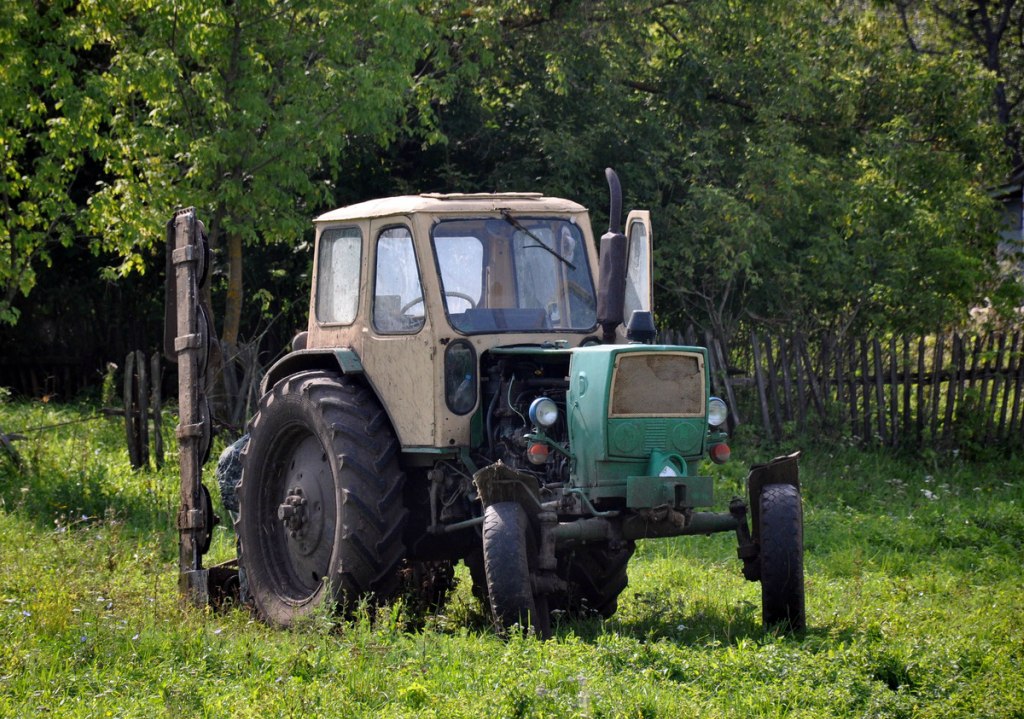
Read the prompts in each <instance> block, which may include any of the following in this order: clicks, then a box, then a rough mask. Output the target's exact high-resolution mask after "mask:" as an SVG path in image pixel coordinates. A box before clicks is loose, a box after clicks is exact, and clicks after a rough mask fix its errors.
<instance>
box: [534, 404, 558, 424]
mask: <svg viewBox="0 0 1024 719" xmlns="http://www.w3.org/2000/svg"><path fill="white" fill-rule="evenodd" d="M530 421H531V422H533V423H534V424H535V425H537V426H538V427H544V428H545V429H547V428H548V427H550V426H551V425H553V424H554V423H555V422H557V421H558V405H556V404H555V401H554V400H553V399H551V398H550V397H538V398H537V399H535V400H533V402H532V403H531V404H530Z"/></svg>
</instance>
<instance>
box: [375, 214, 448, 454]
mask: <svg viewBox="0 0 1024 719" xmlns="http://www.w3.org/2000/svg"><path fill="white" fill-rule="evenodd" d="M370 232H371V234H372V242H371V245H370V246H371V248H372V249H371V255H370V277H371V282H372V284H371V285H370V292H369V300H370V312H369V320H370V322H369V326H367V327H364V328H363V334H364V337H363V342H362V356H361V358H360V359H361V360H362V363H363V367H364V368H365V370H366V376H367V378H368V379H369V381H370V383H371V385H372V386H373V388H374V390H375V391H376V392H377V396H378V397H380V398H381V401H382V403H383V404H384V408H385V410H386V411H387V413H388V415H389V416H390V418H391V421H392V425H393V426H394V428H395V433H396V434H397V435H398V440H399V442H400V443H401V445H402V447H403V448H404V447H410V446H432V445H433V443H434V401H435V400H434V376H433V367H434V343H433V342H432V341H431V338H432V336H433V331H432V327H431V324H430V312H429V311H428V310H429V307H430V305H429V304H428V303H430V302H431V298H430V295H429V292H430V288H429V287H425V286H424V283H423V281H422V272H423V270H424V267H426V268H427V269H428V270H429V268H430V265H429V264H427V265H425V263H424V258H417V254H416V247H415V243H414V242H413V225H412V223H411V222H409V221H408V218H390V219H388V220H375V221H373V222H372V223H371V224H370Z"/></svg>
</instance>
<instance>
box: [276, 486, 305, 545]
mask: <svg viewBox="0 0 1024 719" xmlns="http://www.w3.org/2000/svg"><path fill="white" fill-rule="evenodd" d="M277 518H278V519H280V520H281V521H282V522H284V526H285V527H287V528H288V536H290V537H291V538H292V539H298V538H299V536H300V535H301V534H303V533H304V532H303V530H304V529H305V527H306V498H305V497H304V496H303V494H302V488H301V487H292V488H291V489H289V490H288V496H287V497H285V498H284V502H282V503H281V506H279V507H278V508H277Z"/></svg>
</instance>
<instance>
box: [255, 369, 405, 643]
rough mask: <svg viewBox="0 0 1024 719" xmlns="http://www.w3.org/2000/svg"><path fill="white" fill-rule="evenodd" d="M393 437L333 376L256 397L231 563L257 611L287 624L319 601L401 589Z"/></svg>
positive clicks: (362, 394) (300, 378)
mask: <svg viewBox="0 0 1024 719" xmlns="http://www.w3.org/2000/svg"><path fill="white" fill-rule="evenodd" d="M397 457H398V442H397V440H396V439H395V435H394V432H393V431H392V429H391V426H390V424H389V422H388V419H387V415H386V414H385V413H384V410H383V408H382V407H381V406H380V403H379V402H378V401H377V399H376V397H374V396H373V394H372V393H371V392H370V391H369V390H368V389H367V388H366V387H365V386H363V385H362V384H361V383H359V382H358V381H356V380H354V379H352V378H350V377H345V376H341V375H338V374H336V373H332V372H324V371H313V372H303V373H299V374H296V375H294V376H292V377H288V378H287V379H285V380H283V381H281V382H279V383H278V384H277V385H276V386H275V387H274V388H273V390H271V391H270V392H268V393H267V395H266V396H264V398H263V399H262V400H261V402H260V407H259V411H258V413H257V414H256V416H255V417H254V418H253V420H252V422H251V423H250V425H249V442H248V444H247V445H246V447H245V450H244V452H243V456H242V464H243V472H242V479H241V482H240V483H239V484H238V490H237V491H238V504H239V518H238V522H237V526H236V531H237V533H238V537H239V562H240V565H241V567H242V570H243V571H244V572H245V578H246V583H247V585H248V591H249V595H250V596H251V597H252V600H253V603H254V604H255V608H256V610H257V612H258V613H259V615H260V616H261V617H262V618H263V619H264V620H266V621H267V622H269V623H271V624H275V625H281V626H289V625H291V624H293V623H294V622H295V621H296V620H299V619H301V618H302V617H304V616H306V615H308V614H310V613H311V612H312V611H313V610H315V609H316V608H317V607H318V606H320V605H322V604H323V603H324V602H331V603H334V602H338V603H341V604H346V603H352V602H354V601H355V600H356V599H357V598H358V597H360V596H363V595H367V594H372V595H374V596H375V597H376V598H378V599H385V600H386V599H389V598H391V597H392V596H393V595H394V594H395V592H396V591H397V590H398V586H399V567H400V564H401V562H402V559H403V557H404V555H405V547H404V544H403V542H402V529H403V526H404V523H405V517H406V510H405V508H404V505H403V503H402V485H403V480H404V476H403V474H402V472H401V470H400V468H399V466H398V459H397Z"/></svg>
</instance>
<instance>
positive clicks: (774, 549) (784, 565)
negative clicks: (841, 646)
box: [760, 484, 807, 632]
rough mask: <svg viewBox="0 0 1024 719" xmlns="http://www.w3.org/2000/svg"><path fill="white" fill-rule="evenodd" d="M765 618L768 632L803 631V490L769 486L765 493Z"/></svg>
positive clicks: (762, 508)
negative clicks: (775, 628) (779, 630)
mask: <svg viewBox="0 0 1024 719" xmlns="http://www.w3.org/2000/svg"><path fill="white" fill-rule="evenodd" d="M760 502H761V505H760V531H761V618H762V620H763V622H764V627H765V629H771V628H773V627H779V628H782V629H784V630H786V631H793V632H797V631H801V630H803V629H804V627H805V626H806V622H807V619H806V615H805V610H804V520H803V508H802V506H801V503H800V490H798V489H797V488H796V487H794V486H793V485H790V484H769V485H766V486H765V487H764V489H762V490H761V500H760Z"/></svg>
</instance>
